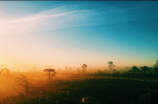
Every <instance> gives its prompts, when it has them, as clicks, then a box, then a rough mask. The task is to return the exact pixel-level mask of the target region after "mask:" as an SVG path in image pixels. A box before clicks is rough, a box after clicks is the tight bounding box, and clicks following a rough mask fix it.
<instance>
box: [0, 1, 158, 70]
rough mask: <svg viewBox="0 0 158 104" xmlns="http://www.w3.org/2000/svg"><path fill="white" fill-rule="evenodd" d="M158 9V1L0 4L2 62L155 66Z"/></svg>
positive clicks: (12, 2)
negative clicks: (110, 63) (109, 62)
mask: <svg viewBox="0 0 158 104" xmlns="http://www.w3.org/2000/svg"><path fill="white" fill-rule="evenodd" d="M157 10H158V2H157V1H7V2H5V1H0V28H1V32H0V43H1V44H0V47H1V48H0V49H1V52H0V57H1V60H0V63H4V64H6V65H8V66H10V67H14V68H17V67H24V66H27V67H28V68H29V67H32V66H33V65H36V66H37V67H38V66H40V65H41V66H44V65H52V66H53V67H55V68H59V67H61V68H64V67H65V66H72V67H80V66H81V65H82V64H83V63H86V64H87V65H89V66H97V67H107V61H113V62H114V64H115V65H116V66H118V67H119V66H120V67H121V66H133V65H137V66H143V65H147V66H152V65H153V64H154V63H155V61H156V60H157V59H158V54H157V53H158V47H157V46H158V41H157V39H158V13H157ZM6 41H8V42H7V43H6Z"/></svg>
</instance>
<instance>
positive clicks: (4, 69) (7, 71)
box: [0, 64, 10, 76]
mask: <svg viewBox="0 0 158 104" xmlns="http://www.w3.org/2000/svg"><path fill="white" fill-rule="evenodd" d="M0 65H1V67H2V69H1V70H0V76H1V75H2V72H4V71H5V72H6V74H7V75H9V73H10V70H9V69H8V68H6V67H5V65H4V64H0Z"/></svg>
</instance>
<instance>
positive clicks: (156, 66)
mask: <svg viewBox="0 0 158 104" xmlns="http://www.w3.org/2000/svg"><path fill="white" fill-rule="evenodd" d="M153 68H154V71H155V73H157V74H158V60H157V61H156V63H155V64H154V66H153Z"/></svg>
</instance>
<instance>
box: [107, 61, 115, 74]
mask: <svg viewBox="0 0 158 104" xmlns="http://www.w3.org/2000/svg"><path fill="white" fill-rule="evenodd" d="M108 66H109V73H110V71H111V69H112V68H113V67H114V66H115V65H114V64H113V62H112V61H108Z"/></svg>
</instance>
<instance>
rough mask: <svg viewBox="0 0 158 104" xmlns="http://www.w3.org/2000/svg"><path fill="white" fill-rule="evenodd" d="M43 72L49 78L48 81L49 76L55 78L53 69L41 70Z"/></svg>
mask: <svg viewBox="0 0 158 104" xmlns="http://www.w3.org/2000/svg"><path fill="white" fill-rule="evenodd" d="M43 71H44V72H48V74H47V75H48V76H49V79H50V78H51V76H55V75H56V72H55V69H51V68H50V67H49V69H44V70H43Z"/></svg>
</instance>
